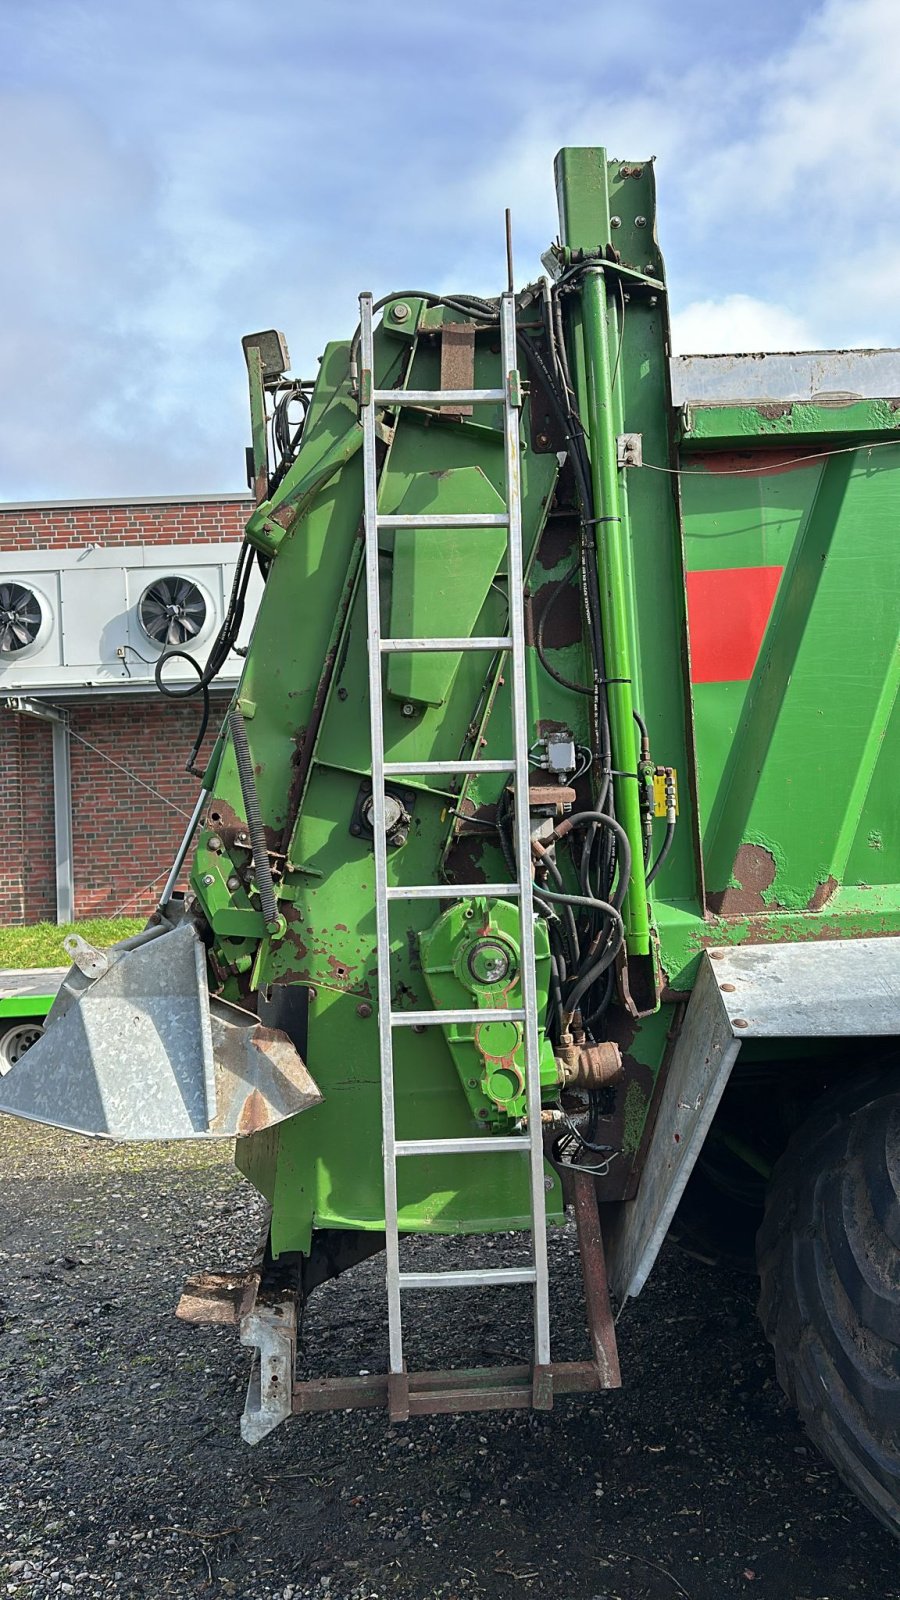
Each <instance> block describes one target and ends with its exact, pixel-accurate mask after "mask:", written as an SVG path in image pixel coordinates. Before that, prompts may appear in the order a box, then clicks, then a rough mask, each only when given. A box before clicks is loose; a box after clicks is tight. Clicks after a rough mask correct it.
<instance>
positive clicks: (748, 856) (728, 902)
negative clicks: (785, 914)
mask: <svg viewBox="0 0 900 1600" xmlns="http://www.w3.org/2000/svg"><path fill="white" fill-rule="evenodd" d="M777 871H778V863H777V862H776V860H775V857H774V855H773V853H772V851H771V850H767V849H766V847H765V845H761V844H747V843H745V844H742V845H741V847H740V849H739V850H738V853H737V855H736V856H735V858H734V866H733V867H732V869H731V883H730V884H729V886H728V888H727V889H712V890H710V891H709V892H708V893H707V896H706V899H707V904H708V906H709V908H710V910H711V911H715V912H717V913H718V914H719V915H720V916H726V917H741V916H744V917H746V916H751V917H752V916H754V915H758V914H759V913H760V912H765V911H771V910H772V909H773V907H774V905H775V904H776V902H773V901H772V900H771V898H770V899H768V900H767V899H766V898H765V894H766V890H767V889H771V887H772V885H773V883H774V882H775V874H776V872H777Z"/></svg>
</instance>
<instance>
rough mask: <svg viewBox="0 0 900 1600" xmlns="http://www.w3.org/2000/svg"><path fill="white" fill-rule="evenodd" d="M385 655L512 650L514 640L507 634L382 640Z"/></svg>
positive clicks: (381, 646)
mask: <svg viewBox="0 0 900 1600" xmlns="http://www.w3.org/2000/svg"><path fill="white" fill-rule="evenodd" d="M380 648H381V650H382V651H383V653H384V654H385V655H394V654H396V653H397V652H398V651H404V652H406V651H409V652H410V653H412V654H415V655H437V654H438V653H439V652H440V651H442V650H511V649H512V639H511V638H510V637H509V634H506V633H494V634H483V635H482V636H481V637H480V638H479V637H474V638H473V636H472V635H471V634H466V636H465V638H460V639H382V641H381V645H380Z"/></svg>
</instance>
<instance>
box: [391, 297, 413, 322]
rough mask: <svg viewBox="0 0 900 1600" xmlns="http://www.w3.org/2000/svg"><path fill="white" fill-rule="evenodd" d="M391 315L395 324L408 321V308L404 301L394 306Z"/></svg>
mask: <svg viewBox="0 0 900 1600" xmlns="http://www.w3.org/2000/svg"><path fill="white" fill-rule="evenodd" d="M391 315H392V317H393V319H394V321H395V322H406V321H407V320H408V318H409V306H408V305H407V304H406V302H405V300H401V301H400V304H399V305H396V306H394V309H393V311H392V312H391Z"/></svg>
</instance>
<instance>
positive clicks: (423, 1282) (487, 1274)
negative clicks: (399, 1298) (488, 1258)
mask: <svg viewBox="0 0 900 1600" xmlns="http://www.w3.org/2000/svg"><path fill="white" fill-rule="evenodd" d="M534 1280H535V1271H534V1267H485V1268H481V1269H480V1270H479V1269H478V1268H472V1270H471V1271H469V1270H467V1269H465V1268H463V1269H462V1270H461V1271H457V1272H401V1274H400V1288H401V1289H480V1288H481V1287H482V1286H483V1285H488V1286H489V1287H490V1288H495V1287H496V1288H498V1289H502V1288H504V1287H505V1285H506V1284H508V1283H534Z"/></svg>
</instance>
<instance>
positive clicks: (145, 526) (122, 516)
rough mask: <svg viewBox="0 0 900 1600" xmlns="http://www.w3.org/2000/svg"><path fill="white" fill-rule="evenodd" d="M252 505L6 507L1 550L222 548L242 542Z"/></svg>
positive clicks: (1, 510) (0, 512)
mask: <svg viewBox="0 0 900 1600" xmlns="http://www.w3.org/2000/svg"><path fill="white" fill-rule="evenodd" d="M247 516H248V504H247V500H246V499H245V498H243V497H239V496H238V495H235V497H234V499H227V500H226V499H210V500H181V501H179V500H167V501H145V502H142V503H141V504H137V503H136V502H134V501H129V502H128V504H120V505H97V504H93V505H81V504H79V505H68V506H65V505H48V506H3V505H0V551H3V550H49V549H54V550H58V549H75V550H77V549H80V548H82V547H83V546H84V545H88V544H102V545H104V546H106V547H107V548H109V547H112V546H125V547H127V546H128V545H135V544H195V543H197V542H202V543H214V544H219V543H221V542H222V541H223V540H225V539H239V538H240V537H241V534H242V533H243V531H244V523H245V522H246V520H247Z"/></svg>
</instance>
